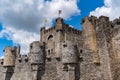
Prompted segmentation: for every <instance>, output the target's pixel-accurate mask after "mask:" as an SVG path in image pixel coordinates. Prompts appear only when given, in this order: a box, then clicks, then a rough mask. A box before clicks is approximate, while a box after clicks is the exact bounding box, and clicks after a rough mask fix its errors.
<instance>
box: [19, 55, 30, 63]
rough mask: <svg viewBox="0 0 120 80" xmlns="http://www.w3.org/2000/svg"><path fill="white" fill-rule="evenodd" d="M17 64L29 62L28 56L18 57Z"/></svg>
mask: <svg viewBox="0 0 120 80" xmlns="http://www.w3.org/2000/svg"><path fill="white" fill-rule="evenodd" d="M17 61H18V63H28V62H29V57H28V55H20V56H19V57H18V58H17Z"/></svg>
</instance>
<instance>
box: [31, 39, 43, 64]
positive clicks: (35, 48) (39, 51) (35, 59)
mask: <svg viewBox="0 0 120 80" xmlns="http://www.w3.org/2000/svg"><path fill="white" fill-rule="evenodd" d="M29 55H30V62H31V64H43V63H44V52H43V47H42V46H40V42H39V41H35V42H33V43H31V44H30V53H29Z"/></svg>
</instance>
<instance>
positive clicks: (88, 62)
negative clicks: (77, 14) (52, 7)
mask: <svg viewBox="0 0 120 80" xmlns="http://www.w3.org/2000/svg"><path fill="white" fill-rule="evenodd" d="M81 24H82V28H83V29H82V31H80V30H77V29H74V28H72V27H70V26H69V25H68V24H65V23H64V20H63V19H62V18H60V17H58V18H57V19H56V22H55V25H54V26H53V27H51V28H49V29H46V28H45V27H42V28H41V30H40V41H34V42H33V43H31V44H30V50H29V53H28V55H20V47H14V48H11V47H9V46H8V47H6V48H5V50H4V59H1V60H0V80H120V18H118V19H115V20H113V21H110V20H109V18H108V17H106V16H100V17H99V18H97V17H95V16H90V17H85V18H84V19H83V20H82V21H81Z"/></svg>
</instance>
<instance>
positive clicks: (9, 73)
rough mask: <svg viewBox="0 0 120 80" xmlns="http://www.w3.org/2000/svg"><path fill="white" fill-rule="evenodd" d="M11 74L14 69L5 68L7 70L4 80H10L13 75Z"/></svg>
mask: <svg viewBox="0 0 120 80" xmlns="http://www.w3.org/2000/svg"><path fill="white" fill-rule="evenodd" d="M13 73H14V69H13V67H9V68H7V70H6V76H5V80H10V79H11V77H12V75H13Z"/></svg>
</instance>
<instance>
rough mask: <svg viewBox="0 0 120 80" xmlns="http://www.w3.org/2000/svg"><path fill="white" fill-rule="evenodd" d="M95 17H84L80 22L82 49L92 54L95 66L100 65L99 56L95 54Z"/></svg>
mask: <svg viewBox="0 0 120 80" xmlns="http://www.w3.org/2000/svg"><path fill="white" fill-rule="evenodd" d="M96 19H97V18H96V17H93V16H92V17H85V18H84V19H83V21H82V26H83V32H82V35H83V40H84V45H83V46H84V48H85V49H86V50H90V51H92V52H93V54H94V56H93V62H94V63H96V64H99V63H100V60H99V55H98V52H97V41H96V35H95V34H96V33H95V24H96Z"/></svg>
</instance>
